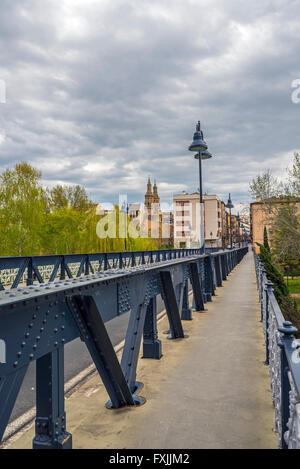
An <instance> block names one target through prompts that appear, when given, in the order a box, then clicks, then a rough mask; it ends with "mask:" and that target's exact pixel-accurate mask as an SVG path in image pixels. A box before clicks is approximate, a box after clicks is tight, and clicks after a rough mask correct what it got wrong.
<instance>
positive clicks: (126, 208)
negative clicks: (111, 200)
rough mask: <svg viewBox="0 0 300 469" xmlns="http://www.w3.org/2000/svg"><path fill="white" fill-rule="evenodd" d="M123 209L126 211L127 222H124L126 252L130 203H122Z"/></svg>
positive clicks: (125, 247)
mask: <svg viewBox="0 0 300 469" xmlns="http://www.w3.org/2000/svg"><path fill="white" fill-rule="evenodd" d="M121 211H122V212H123V213H124V217H125V223H124V227H125V239H124V241H125V243H124V244H125V246H124V251H125V252H126V251H127V218H128V212H129V205H128V204H126V203H125V202H124V204H123V205H122V208H121Z"/></svg>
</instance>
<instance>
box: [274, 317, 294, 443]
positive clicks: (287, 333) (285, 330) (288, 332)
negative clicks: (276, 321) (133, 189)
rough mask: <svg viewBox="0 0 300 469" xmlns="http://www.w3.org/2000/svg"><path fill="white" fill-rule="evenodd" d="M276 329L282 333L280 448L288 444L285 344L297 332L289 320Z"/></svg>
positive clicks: (287, 386)
mask: <svg viewBox="0 0 300 469" xmlns="http://www.w3.org/2000/svg"><path fill="white" fill-rule="evenodd" d="M278 331H279V332H281V333H282V334H283V335H282V337H281V339H280V340H279V342H278V347H280V359H281V435H280V447H281V449H287V448H288V445H287V443H286V441H285V438H284V435H285V432H287V431H288V426H287V423H288V420H289V417H290V408H289V407H290V399H289V392H290V389H291V386H290V382H289V377H288V371H289V365H288V361H287V357H286V353H285V346H286V345H288V343H289V342H291V341H293V335H294V334H295V333H296V332H298V329H297V328H296V327H294V326H293V324H292V323H291V322H289V321H284V323H283V327H279V328H278Z"/></svg>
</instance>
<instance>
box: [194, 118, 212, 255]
mask: <svg viewBox="0 0 300 469" xmlns="http://www.w3.org/2000/svg"><path fill="white" fill-rule="evenodd" d="M189 150H190V151H193V152H195V151H196V152H197V154H196V155H195V156H194V158H195V159H196V160H199V186H200V187H199V193H200V254H204V253H205V235H204V219H203V195H202V160H207V159H209V158H211V157H212V154H211V153H210V152H209V151H207V144H206V142H205V141H204V138H203V132H202V130H201V125H200V121H198V123H197V125H196V132H195V133H194V137H193V142H192V143H191V145H190V146H189Z"/></svg>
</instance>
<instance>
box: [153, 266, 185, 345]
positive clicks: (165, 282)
mask: <svg viewBox="0 0 300 469" xmlns="http://www.w3.org/2000/svg"><path fill="white" fill-rule="evenodd" d="M160 280H161V285H162V297H163V300H164V302H165V306H166V311H167V315H168V319H169V323H170V331H169V335H168V339H183V338H185V337H187V336H186V335H185V334H184V332H183V328H182V323H181V319H180V314H179V309H178V303H177V299H176V294H175V290H174V286H173V282H172V277H171V273H170V272H169V271H168V270H166V271H164V270H163V271H161V272H160Z"/></svg>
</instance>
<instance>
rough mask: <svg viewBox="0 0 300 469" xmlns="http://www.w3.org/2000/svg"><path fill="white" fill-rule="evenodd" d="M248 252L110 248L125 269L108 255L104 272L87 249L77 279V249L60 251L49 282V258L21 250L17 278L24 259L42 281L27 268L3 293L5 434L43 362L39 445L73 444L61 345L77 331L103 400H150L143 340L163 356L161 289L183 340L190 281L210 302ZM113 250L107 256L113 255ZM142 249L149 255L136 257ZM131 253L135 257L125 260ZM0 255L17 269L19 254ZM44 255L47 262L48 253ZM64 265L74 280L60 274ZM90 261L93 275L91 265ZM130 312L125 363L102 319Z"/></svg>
mask: <svg viewBox="0 0 300 469" xmlns="http://www.w3.org/2000/svg"><path fill="white" fill-rule="evenodd" d="M247 251H248V248H246V247H245V248H241V249H233V250H230V251H224V252H218V253H214V254H205V255H199V253H198V251H197V252H195V250H184V251H183V250H178V251H172V252H171V253H170V252H168V251H160V252H157V251H155V252H154V253H153V252H152V253H151V252H150V253H149V252H144V253H139V254H138V255H137V253H122V256H120V253H119V257H118V254H115V253H112V256H113V258H114V256H116V259H117V262H119V264H118V265H120V266H121V267H122V268H116V266H114V268H111V269H109V268H108V264H107V268H106V269H104V268H103V269H102V268H101V266H99V264H98V270H97V272H95V271H93V272H92V270H91V266H90V263H91V262H92V261H93V260H97V261H98V262H99V256H102V255H99V254H91V255H89V254H86V255H82V256H81V260H80V262H79V264H80V269H79V271H77V275H76V277H75V278H73V276H72V275H70V274H69V272H68V270H70V268H69V265H68V264H69V261H70V262H71V261H74V260H75V261H77V262H78V257H77V258H72V259H69V258H68V256H54V257H56V263H54V265H55V266H56V270H55V269H54V271H53V272H52V274H51V278H50V281H48V282H44V281H43V279H42V278H41V274H40V271H39V267H40V266H41V265H45V258H42V259H41V258H24V260H23V263H22V264H21V265H22V267H21V266H20V265H19V267H18V268H19V273H18V275H17V280H18V281H20V279H21V278H22V275H24V266H25V268H26V269H27V270H28V272H29V274H30V273H32V271H34V272H35V275H36V277H37V281H36V282H35V283H33V277H32V276H30V275H29V276H27V280H30V282H32V283H30V282H29V284H27V285H26V286H20V285H19V286H18V288H12V289H7V290H4V291H1V292H0V345H2V348H3V346H4V348H5V350H4V352H5V353H2V355H1V353H0V441H1V439H2V437H3V434H4V432H5V428H6V426H7V423H8V421H9V418H10V415H11V412H12V409H13V407H14V404H15V401H16V398H17V395H18V392H19V389H20V387H21V385H22V382H23V380H24V377H25V374H26V371H27V369H28V366H29V364H30V363H31V362H32V361H36V424H35V437H34V440H33V447H34V448H57V449H59V448H71V446H72V436H71V435H70V434H69V433H68V432H67V429H66V428H67V427H66V414H65V410H64V346H65V345H66V344H67V343H68V342H71V341H72V340H74V339H76V338H78V337H80V338H81V339H82V340H83V341H84V342H85V344H86V347H87V348H88V350H89V352H90V355H91V357H92V359H93V361H94V364H95V366H96V369H97V371H98V373H99V375H100V377H101V379H102V381H103V384H104V386H105V387H106V390H107V392H108V394H109V397H110V401H109V402H108V403H107V404H106V406H107V407H113V408H119V407H122V406H138V405H140V404H141V403H143V402H144V399H143V398H142V397H140V396H139V395H138V394H139V391H140V389H141V383H139V382H138V381H136V372H137V371H136V370H137V363H138V358H139V350H140V346H141V342H142V339H143V356H144V357H145V358H152V359H160V358H161V356H162V351H161V341H160V340H159V339H158V334H157V298H158V297H159V295H160V296H161V297H162V299H163V301H164V304H165V309H166V314H167V317H168V320H169V325H170V329H169V338H170V339H177V338H182V339H183V338H185V337H186V336H185V335H184V330H183V324H182V321H183V320H191V319H192V311H191V308H190V307H189V298H188V291H189V285H191V287H192V291H193V304H194V310H195V311H203V310H204V303H205V302H206V301H211V300H212V297H213V296H214V294H215V289H216V287H217V286H222V282H223V281H224V280H226V278H227V276H228V274H229V273H230V272H231V271H232V270H233V268H234V267H235V266H236V265H237V264H238V263H239V262H240V261H241V259H242V258H243V256H244V255H245V254H246V252H247ZM93 256H98V257H97V258H96V259H95V257H93ZM124 256H125V257H124ZM165 256H170V258H169V259H165ZM109 257H110V255H107V256H106V259H107V261H108V260H109ZM137 257H139V258H140V259H142V262H141V263H140V264H138V265H137ZM124 259H128V260H130V261H129V263H132V265H130V266H128V265H126V267H125V266H124ZM143 260H144V262H143ZM1 261H2V267H3V266H4V267H5V268H10V267H11V266H12V264H14V263H15V262H16V258H13V259H10V258H5V262H4V261H3V258H2V260H1ZM46 262H50V260H49V257H48V258H47V261H46ZM51 262H52V263H53V259H51ZM104 262H105V257H104ZM46 265H48V264H47V263H46ZM50 265H51V264H50ZM59 266H60V268H61V269H62V271H63V272H64V273H65V272H67V273H68V276H69V277H70V278H69V279H66V278H60V279H58V280H56V281H53V279H55V275H54V274H55V273H57V270H58V267H59ZM85 266H87V269H88V271H89V273H88V274H84V273H85V270H84V267H85ZM13 267H15V265H13ZM16 283H17V282H16V279H15V281H14V284H16ZM127 312H128V313H129V322H128V327H127V332H126V337H125V343H124V348H123V353H122V359H121V363H119V361H118V358H117V356H116V353H115V351H114V348H113V346H112V343H111V341H110V338H109V336H108V333H107V331H106V328H105V325H104V323H105V322H107V321H109V320H110V319H113V318H114V317H116V316H119V315H121V314H124V313H127ZM2 351H3V350H2ZM0 352H1V350H0ZM4 358H5V359H4Z"/></svg>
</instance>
